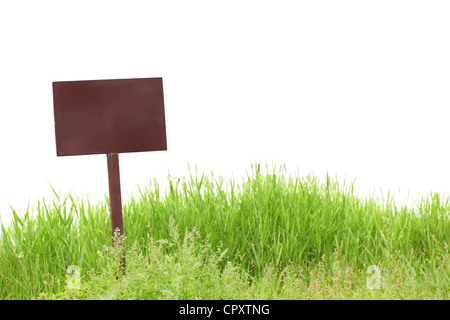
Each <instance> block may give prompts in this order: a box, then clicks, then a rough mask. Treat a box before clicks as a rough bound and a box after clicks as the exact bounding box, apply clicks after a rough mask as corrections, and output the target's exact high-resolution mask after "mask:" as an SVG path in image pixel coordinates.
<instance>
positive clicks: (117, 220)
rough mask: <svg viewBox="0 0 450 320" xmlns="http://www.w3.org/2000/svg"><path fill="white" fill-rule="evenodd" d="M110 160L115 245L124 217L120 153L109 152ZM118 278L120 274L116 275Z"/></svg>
mask: <svg viewBox="0 0 450 320" xmlns="http://www.w3.org/2000/svg"><path fill="white" fill-rule="evenodd" d="M106 157H107V160H108V182H109V206H110V207H111V231H112V237H113V245H115V243H114V242H115V240H117V239H115V238H114V236H115V232H116V230H117V229H118V230H119V234H118V236H119V237H121V236H123V218H122V197H121V192H120V172H119V154H117V153H107V154H106ZM120 261H121V263H120V264H121V269H122V274H125V253H124V256H123V257H121V258H120ZM116 278H118V276H117V275H116Z"/></svg>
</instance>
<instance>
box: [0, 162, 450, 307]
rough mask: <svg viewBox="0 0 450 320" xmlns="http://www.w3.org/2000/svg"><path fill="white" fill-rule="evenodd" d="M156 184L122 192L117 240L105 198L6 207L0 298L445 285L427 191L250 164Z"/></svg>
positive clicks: (431, 295)
mask: <svg viewBox="0 0 450 320" xmlns="http://www.w3.org/2000/svg"><path fill="white" fill-rule="evenodd" d="M168 185H169V188H168V190H167V192H162V191H161V190H160V187H159V185H158V183H157V182H156V181H153V182H152V183H150V184H149V185H148V186H146V187H142V188H141V189H139V191H138V192H137V194H136V195H135V196H134V197H133V198H132V199H131V200H129V201H127V202H126V203H124V204H123V211H124V212H123V214H124V230H125V236H126V238H125V239H122V238H119V239H117V241H118V242H120V245H119V244H116V246H112V240H111V230H110V229H111V227H110V219H109V208H108V202H107V201H106V200H105V202H104V203H99V204H92V203H89V202H87V201H83V199H74V198H73V197H72V196H71V195H60V194H56V193H55V198H54V199H53V200H51V201H50V202H49V201H40V202H38V203H37V204H36V206H35V208H34V212H31V211H28V212H25V213H22V214H18V213H14V217H13V219H12V222H11V224H10V225H9V226H8V227H5V226H2V230H1V239H0V298H1V299H449V297H450V261H449V252H448V242H449V237H450V220H449V218H450V203H449V200H448V199H447V198H445V199H444V198H443V197H442V196H441V195H439V194H435V193H431V194H429V195H426V196H425V197H424V198H423V199H421V200H420V201H419V202H418V204H417V207H415V208H408V207H406V206H400V207H399V206H396V205H395V204H394V202H393V201H392V199H388V198H386V199H375V198H361V197H358V196H357V195H355V194H354V191H353V185H351V184H350V185H345V184H343V183H342V182H339V181H336V180H335V179H331V178H330V177H328V178H327V179H326V181H322V182H321V181H319V180H318V179H317V178H316V177H314V176H307V177H300V176H298V175H288V174H286V173H285V171H284V170H283V168H276V169H266V170H265V171H264V172H263V170H262V169H261V168H260V167H259V166H252V170H251V172H250V173H249V174H248V177H247V179H245V180H244V181H243V182H240V183H237V182H236V181H234V179H232V178H223V177H216V176H214V175H213V174H209V175H208V174H203V175H202V174H200V175H198V174H197V173H190V174H189V175H188V176H187V177H186V178H183V179H178V178H176V179H175V178H170V177H169V184H168ZM123 254H125V256H126V273H125V275H122V273H121V272H120V266H121V264H120V261H122V260H121V259H120V257H121V256H122V255H123ZM69 266H75V267H70V268H69ZM68 270H69V273H68ZM77 279H79V282H77Z"/></svg>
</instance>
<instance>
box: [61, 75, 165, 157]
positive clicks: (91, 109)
mask: <svg viewBox="0 0 450 320" xmlns="http://www.w3.org/2000/svg"><path fill="white" fill-rule="evenodd" d="M53 104H54V114H55V135H56V150H57V155H58V156H71V155H86V154H101V153H103V154H108V153H123V152H139V151H157V150H167V143H166V127H165V116H164V97H163V86H162V78H142V79H112V80H87V81H59V82H53Z"/></svg>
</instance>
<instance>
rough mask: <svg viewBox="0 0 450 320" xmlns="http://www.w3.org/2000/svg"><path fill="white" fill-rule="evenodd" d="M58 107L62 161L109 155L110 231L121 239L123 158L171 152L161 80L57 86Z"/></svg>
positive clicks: (58, 146)
mask: <svg viewBox="0 0 450 320" xmlns="http://www.w3.org/2000/svg"><path fill="white" fill-rule="evenodd" d="M53 107H54V115H55V135H56V154H57V156H72V155H87V154H101V153H103V154H106V156H107V164H108V180H109V202H110V207H111V227H112V232H113V236H114V233H115V232H116V231H117V230H118V231H119V233H120V235H122V234H123V220H122V200H121V192H120V174H119V153H123V152H138V151H157V150H167V144H166V126H165V117H164V97H163V86H162V78H142V79H111V80H86V81H59V82H53ZM124 262H125V260H124Z"/></svg>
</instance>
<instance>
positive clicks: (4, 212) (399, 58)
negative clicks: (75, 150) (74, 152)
mask: <svg viewBox="0 0 450 320" xmlns="http://www.w3.org/2000/svg"><path fill="white" fill-rule="evenodd" d="M449 17H450V2H449V1H413V0H408V1H396V0H388V1H384V0H376V1H363V0H356V1H320V0H315V1H261V0H259V1H246V0H239V1H230V0H228V1H212V0H208V1H193V0H190V1H170V0H164V1H130V0H127V1H111V0H108V1H93V0H89V1H80V0H77V1H60V0H58V1H44V0H40V1H19V0H14V1H1V2H0V48H1V50H0V215H1V219H2V220H3V223H6V222H8V221H9V219H10V216H11V213H10V209H9V204H11V205H13V206H14V207H16V208H17V209H18V210H19V211H23V210H26V207H27V205H28V203H30V207H33V206H35V204H36V201H37V199H38V198H42V197H45V199H48V200H51V199H52V191H51V188H50V186H49V184H51V185H53V187H54V188H55V189H56V190H58V191H62V192H63V193H64V192H72V193H73V194H74V195H76V196H78V195H79V196H82V197H89V199H91V200H92V201H94V202H95V201H98V200H103V199H104V195H105V194H107V193H108V183H107V172H106V156H104V155H93V156H75V157H56V146H55V136H54V118H53V100H52V99H53V97H52V86H51V84H52V81H69V80H94V79H115V78H119V79H120V78H140V77H162V78H163V85H164V97H165V111H166V128H167V145H168V150H167V151H164V152H162V151H161V152H146V153H130V154H121V155H120V169H121V179H122V195H123V199H124V201H126V199H127V197H129V196H130V195H131V194H132V193H133V192H134V191H136V189H135V186H136V185H146V184H147V183H148V182H149V180H150V179H153V178H154V177H155V178H157V179H158V180H160V182H161V183H163V182H164V181H165V180H166V178H167V175H168V172H169V171H170V173H171V175H172V176H185V175H187V172H188V171H187V165H188V164H190V165H191V166H192V167H193V166H194V165H197V166H198V170H199V172H201V171H203V170H206V172H210V171H211V170H212V171H214V173H215V174H217V175H218V174H221V175H224V176H230V175H233V176H234V177H235V178H236V180H238V181H239V179H240V178H239V177H241V176H242V175H243V174H245V171H246V170H251V164H252V163H254V162H256V161H259V162H261V163H263V164H265V163H267V164H269V166H270V165H272V163H274V162H275V161H276V164H278V165H279V164H282V163H285V164H286V167H287V169H288V171H292V172H295V171H297V170H298V171H299V172H300V173H301V174H307V173H310V172H313V173H315V174H316V175H317V176H318V177H319V179H321V180H322V181H323V179H324V178H325V175H326V172H327V171H328V172H329V173H330V174H331V175H333V176H334V175H337V177H338V178H339V179H340V180H344V178H346V180H347V181H352V180H353V179H356V180H355V187H356V189H357V190H359V193H360V194H361V195H366V194H369V193H373V192H379V191H380V190H382V192H383V194H386V192H387V191H388V190H391V191H392V192H394V193H399V190H400V195H401V197H400V196H399V197H400V198H401V199H405V197H407V195H408V194H409V198H410V199H413V200H415V199H417V198H418V197H419V196H420V195H422V194H427V193H429V192H430V191H437V192H444V193H445V194H449V191H450V168H449V164H450V159H449V154H450V153H449V143H448V141H449V137H450V127H449V125H448V122H449V121H448V115H449V112H448V111H447V110H448V109H449V106H450V59H449V57H450V19H449ZM400 198H399V199H400ZM402 201H404V200H402Z"/></svg>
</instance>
